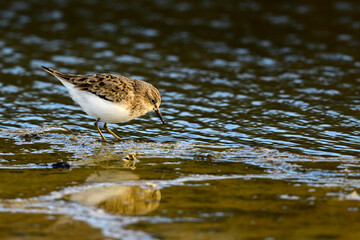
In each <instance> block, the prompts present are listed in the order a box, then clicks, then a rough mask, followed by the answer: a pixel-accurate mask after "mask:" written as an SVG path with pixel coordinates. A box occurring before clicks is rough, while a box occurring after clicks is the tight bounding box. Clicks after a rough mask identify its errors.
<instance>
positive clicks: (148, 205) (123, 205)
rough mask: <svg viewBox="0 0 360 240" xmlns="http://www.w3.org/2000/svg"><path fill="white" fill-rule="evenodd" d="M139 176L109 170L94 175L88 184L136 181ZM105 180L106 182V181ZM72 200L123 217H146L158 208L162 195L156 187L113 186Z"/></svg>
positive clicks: (72, 195) (71, 198)
mask: <svg viewBox="0 0 360 240" xmlns="http://www.w3.org/2000/svg"><path fill="white" fill-rule="evenodd" d="M136 179H138V176H137V175H135V174H133V173H130V172H125V171H117V170H109V171H100V172H98V173H94V174H92V175H90V176H89V177H88V179H87V180H86V182H105V181H106V182H117V181H124V180H136ZM104 180H105V181H104ZM69 198H70V200H72V201H76V202H78V203H81V204H84V205H87V206H94V207H99V208H102V209H104V210H105V211H107V212H110V213H117V214H122V215H133V216H139V215H145V214H147V213H150V212H152V211H154V210H155V209H156V208H158V206H159V204H160V199H161V193H160V190H159V189H156V188H155V186H151V185H149V188H143V187H140V186H137V185H134V186H132V185H112V186H101V187H94V188H90V189H87V190H84V191H83V192H78V193H74V194H71V195H70V196H69Z"/></svg>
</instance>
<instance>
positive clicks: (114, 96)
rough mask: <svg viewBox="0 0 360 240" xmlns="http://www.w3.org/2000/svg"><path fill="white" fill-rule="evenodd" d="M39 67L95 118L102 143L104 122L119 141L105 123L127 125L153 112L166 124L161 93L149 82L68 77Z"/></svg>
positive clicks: (106, 76)
mask: <svg viewBox="0 0 360 240" xmlns="http://www.w3.org/2000/svg"><path fill="white" fill-rule="evenodd" d="M41 67H42V68H43V70H45V71H46V72H48V73H50V74H52V75H54V76H55V77H56V78H57V79H58V80H60V82H61V83H62V84H63V85H64V86H65V87H66V88H67V89H68V91H69V94H70V96H71V98H72V99H73V100H74V101H75V102H77V103H78V104H79V105H80V107H81V108H82V110H83V111H84V112H85V113H87V114H88V115H89V116H91V117H92V118H94V119H95V122H94V126H95V128H96V130H97V131H98V132H99V134H100V136H101V138H102V139H103V140H104V141H105V142H106V141H107V139H106V138H105V136H104V134H103V133H102V132H101V130H100V128H99V125H98V123H99V122H104V129H105V130H106V131H107V132H108V133H110V134H111V135H113V136H114V137H115V138H116V139H118V140H120V139H121V138H120V137H119V136H118V135H116V134H115V133H114V132H112V131H111V130H110V129H109V128H108V126H107V124H108V123H121V122H127V121H130V120H132V119H134V118H137V117H140V116H143V115H145V114H146V113H148V112H150V111H154V112H155V113H156V114H157V116H158V117H159V118H160V120H161V122H162V123H163V124H165V120H164V118H163V116H162V114H161V112H160V109H159V106H160V103H161V96H160V92H159V90H158V89H156V88H155V87H154V86H153V85H151V84H150V83H147V82H145V81H142V80H137V79H133V78H128V77H125V76H122V75H118V74H110V73H95V74H68V73H62V72H59V71H56V70H54V69H51V68H49V67H45V66H41Z"/></svg>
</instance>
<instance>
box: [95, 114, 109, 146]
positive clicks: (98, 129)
mask: <svg viewBox="0 0 360 240" xmlns="http://www.w3.org/2000/svg"><path fill="white" fill-rule="evenodd" d="M99 120H100V118H98V120H96V122H95V123H94V126H95V127H96V130H97V131H98V132H99V133H100V136H101V137H102V139H103V140H104V141H105V142H106V141H107V140H106V138H105V137H104V135H103V134H102V132H101V131H100V128H99V125H98V123H99Z"/></svg>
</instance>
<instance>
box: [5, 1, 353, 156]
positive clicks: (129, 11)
mask: <svg viewBox="0 0 360 240" xmlns="http://www.w3.org/2000/svg"><path fill="white" fill-rule="evenodd" d="M359 13H360V5H359V4H358V2H357V1H332V0H330V1H326V2H324V1H307V0H304V1H285V0H284V1H271V2H269V1H265V0H245V1H235V0H234V1H231V0H224V1H216V0H197V1H187V0H167V1H165V0H154V1H148V0H142V1H131V0H128V1H127V0H122V1H112V0H102V1H96V0H86V1H85V0H82V1H66V0H47V1H42V0H26V1H25V0H16V1H1V2H0V27H1V31H0V102H1V104H0V119H1V123H0V127H1V128H24V127H34V126H41V125H61V126H64V127H67V128H68V129H70V130H72V131H74V132H75V133H79V134H92V135H94V136H95V135H97V132H96V131H95V130H94V129H93V120H92V119H91V118H90V117H88V116H86V114H85V113H83V112H82V111H81V110H80V107H79V106H78V105H76V104H74V103H73V102H72V100H71V98H70V97H68V93H67V90H66V89H65V87H63V86H62V85H61V84H60V82H58V81H57V80H56V79H55V78H54V77H52V76H50V75H47V74H46V73H45V72H43V71H42V70H40V68H39V66H40V65H45V66H48V67H53V68H55V69H57V70H60V71H64V72H69V73H95V72H111V73H119V74H123V75H125V76H128V77H133V78H138V79H141V80H145V81H148V82H150V83H152V84H153V85H154V86H156V87H157V88H159V90H160V92H161V94H162V105H161V109H162V112H163V114H164V117H165V118H166V120H167V121H168V122H169V124H168V125H165V126H162V125H161V123H160V122H159V120H158V119H156V117H155V116H154V115H148V116H145V117H142V118H139V119H137V120H134V121H131V122H129V123H126V124H119V125H118V127H117V126H111V128H114V127H117V129H116V132H118V133H119V134H120V135H121V136H124V137H127V138H132V139H136V138H141V139H145V140H147V141H160V142H172V141H175V142H178V141H184V142H194V143H195V142H205V143H221V144H229V145H234V144H235V145H240V146H254V147H261V146H264V147H268V148H272V149H280V150H287V151H291V152H300V153H307V154H314V155H326V156H329V155H331V156H360V150H359V147H358V146H359V143H360V137H359V133H360V128H359V124H360V121H359V110H360V105H359V91H360V77H359V67H360V61H359V45H360V36H359V30H360V14H359Z"/></svg>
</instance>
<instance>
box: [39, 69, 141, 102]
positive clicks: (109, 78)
mask: <svg viewBox="0 0 360 240" xmlns="http://www.w3.org/2000/svg"><path fill="white" fill-rule="evenodd" d="M43 68H44V70H45V71H47V72H49V73H51V74H53V75H54V76H56V77H58V78H60V79H63V80H65V81H68V82H70V83H72V84H74V85H75V87H76V88H78V89H79V90H81V91H86V92H90V93H93V94H95V95H97V96H99V97H101V98H103V99H105V100H108V101H112V102H122V101H129V100H130V98H132V97H133V94H131V93H133V89H134V86H135V84H136V83H135V81H136V80H135V79H131V78H127V77H124V76H121V75H115V74H108V73H98V74H91V75H77V74H67V73H62V72H59V71H56V70H54V69H51V68H47V67H43Z"/></svg>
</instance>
